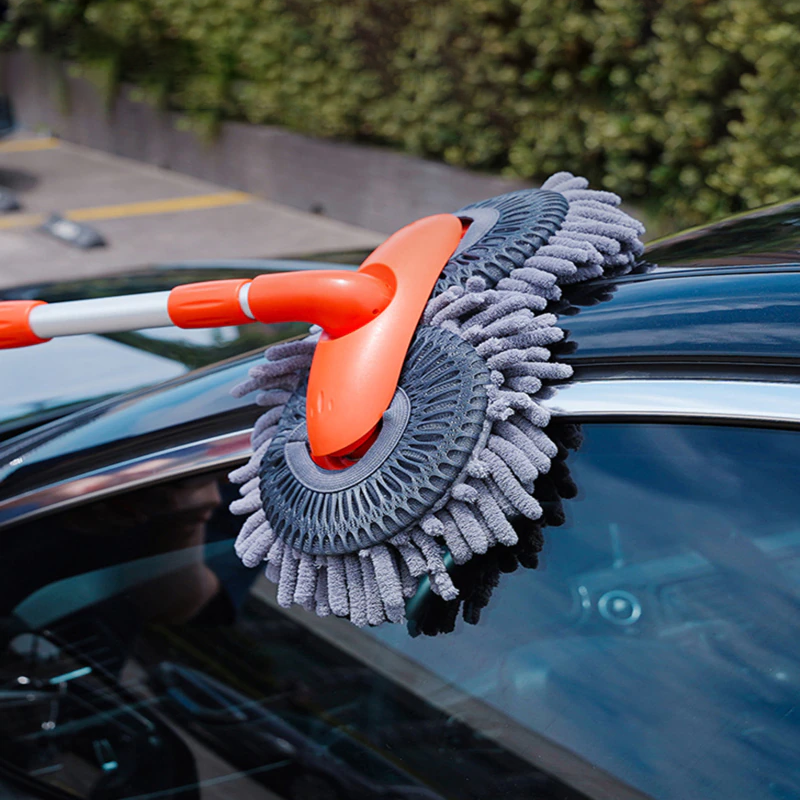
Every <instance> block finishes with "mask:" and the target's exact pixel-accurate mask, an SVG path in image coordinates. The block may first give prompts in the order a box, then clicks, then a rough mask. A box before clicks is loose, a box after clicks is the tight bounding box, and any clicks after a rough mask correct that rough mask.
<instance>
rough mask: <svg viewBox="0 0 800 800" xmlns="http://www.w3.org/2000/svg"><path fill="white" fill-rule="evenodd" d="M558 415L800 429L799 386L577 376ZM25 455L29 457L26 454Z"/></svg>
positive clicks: (162, 464)
mask: <svg viewBox="0 0 800 800" xmlns="http://www.w3.org/2000/svg"><path fill="white" fill-rule="evenodd" d="M544 405H546V406H547V407H548V408H550V410H551V411H552V412H553V415H554V416H556V417H561V418H566V419H576V420H587V421H599V420H603V419H608V420H611V419H615V418H616V419H619V418H626V419H628V418H632V419H637V418H641V419H643V418H647V419H652V420H659V419H668V420H672V421H691V422H695V423H697V422H709V423H712V424H713V423H720V422H725V423H738V424H741V425H754V424H755V425H777V426H784V427H795V426H797V427H800V384H798V383H789V382H786V383H779V382H765V381H732V380H695V379H688V380H683V379H670V380H665V379H653V380H649V379H624V378H620V379H614V380H583V381H581V380H576V381H572V382H570V383H567V384H564V385H562V386H560V387H557V388H556V390H555V392H554V394H553V396H552V397H551V398H550V399H548V400H547V401H545V402H544ZM249 455H250V430H249V429H246V430H238V431H234V432H231V433H225V434H221V435H218V436H214V437H211V438H208V439H204V440H202V441H197V442H192V443H190V444H185V445H179V446H177V447H173V448H170V449H167V450H163V451H160V452H156V453H151V454H149V455H146V456H141V457H139V458H134V459H131V460H129V461H124V462H121V463H119V464H115V465H113V466H109V467H104V468H102V469H99V470H95V471H93V472H89V473H85V474H83V475H79V476H76V477H73V478H69V479H67V480H65V481H59V482H57V483H53V484H49V485H47V486H42V487H39V488H38V489H34V490H32V491H30V492H26V493H23V494H20V495H17V496H16V497H11V498H8V499H7V500H2V501H0V529H2V528H4V527H6V526H9V525H11V524H16V523H18V522H22V521H23V520H29V519H33V518H35V517H39V516H43V515H45V514H51V513H53V512H55V511H60V510H63V509H66V508H70V507H72V506H75V505H79V504H82V503H85V502H88V501H90V500H91V501H93V500H99V499H102V498H104V497H108V496H111V495H114V494H118V493H120V492H123V491H130V490H132V489H138V488H142V487H144V486H148V485H151V484H154V483H160V482H161V481H163V480H165V479H168V478H178V477H182V476H187V475H191V474H195V473H198V472H205V471H208V470H213V469H223V468H227V467H233V466H235V465H237V464H239V463H241V462H243V461H245V460H246V459H247V458H248V456H249ZM23 458H24V456H23Z"/></svg>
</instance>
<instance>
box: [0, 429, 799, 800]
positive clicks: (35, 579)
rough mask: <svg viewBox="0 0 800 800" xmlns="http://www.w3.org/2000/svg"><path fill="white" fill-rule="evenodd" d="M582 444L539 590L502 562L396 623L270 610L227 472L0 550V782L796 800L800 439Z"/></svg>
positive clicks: (121, 793)
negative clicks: (231, 507) (243, 555)
mask: <svg viewBox="0 0 800 800" xmlns="http://www.w3.org/2000/svg"><path fill="white" fill-rule="evenodd" d="M573 433H574V431H573ZM579 433H580V438H581V441H580V444H579V446H578V447H577V449H576V450H575V451H574V452H571V453H570V455H569V457H568V458H567V460H566V462H565V464H566V467H568V469H569V476H568V477H569V479H570V481H571V482H572V483H573V484H574V488H575V492H574V494H575V496H574V497H573V498H571V499H562V500H560V501H559V500H557V499H553V500H552V501H551V505H555V506H558V508H557V509H552V508H551V511H553V512H554V513H552V514H551V515H550V518H551V519H552V520H553V521H559V517H560V516H561V517H563V524H561V525H560V526H549V527H546V528H545V530H544V535H545V543H544V549H543V551H542V553H541V555H540V559H539V564H538V568H537V569H526V568H517V569H516V570H515V571H510V570H511V569H512V567H513V566H514V565H513V564H510V563H509V562H507V561H504V559H503V555H502V554H501V553H496V552H495V553H493V552H492V551H490V552H489V553H488V554H487V555H486V556H482V557H477V558H476V559H474V562H475V563H474V564H472V565H471V566H470V567H469V569H470V570H471V571H470V572H469V573H464V574H462V575H461V577H460V578H459V581H458V582H459V585H461V586H462V587H468V588H464V590H463V592H462V594H463V598H462V599H463V602H462V603H461V604H460V605H459V604H458V603H457V602H456V603H450V604H448V603H444V602H443V601H441V600H440V599H438V598H436V597H435V596H433V595H432V594H430V592H429V591H428V590H427V587H426V586H425V585H423V586H422V587H421V589H420V591H419V593H418V595H417V596H416V597H415V598H413V599H412V601H411V602H410V603H409V609H408V613H409V620H408V624H407V625H385V626H382V627H378V628H371V629H370V628H367V629H358V628H356V627H354V626H353V625H352V624H350V623H349V622H346V621H344V620H340V619H336V618H332V617H328V618H323V619H320V618H317V617H315V616H314V615H312V614H309V613H308V612H306V611H303V610H302V609H297V608H295V609H290V610H287V609H283V608H281V607H280V606H278V604H277V602H276V599H275V594H274V588H273V587H272V585H271V584H270V583H268V582H267V581H266V580H265V579H264V578H263V576H261V575H260V573H259V571H258V570H247V569H245V568H244V567H242V566H241V564H240V563H239V561H238V559H237V558H236V557H235V555H234V554H233V552H232V547H231V543H232V541H231V540H232V539H233V537H234V536H235V535H236V533H237V529H238V524H239V523H238V521H237V520H236V519H235V518H234V517H232V516H231V515H230V513H229V512H228V511H227V504H228V502H229V501H230V500H231V499H232V497H233V496H235V489H234V488H233V487H231V485H230V484H229V483H228V482H227V480H226V478H225V477H224V476H223V475H220V474H207V475H201V476H195V477H192V478H190V479H182V480H178V481H173V482H172V483H168V484H163V485H160V486H156V487H150V488H147V489H140V490H137V491H136V492H133V493H130V494H128V495H121V496H118V497H116V498H111V499H105V500H103V501H100V502H95V503H93V504H90V505H86V506H83V507H78V508H73V509H71V510H68V511H65V512H61V513H60V514H58V515H52V516H50V517H44V518H41V519H38V520H35V521H32V522H28V523H25V524H23V525H19V526H17V527H14V528H9V529H7V530H5V531H4V532H3V534H2V535H3V537H4V548H5V549H4V553H5V558H4V560H3V564H4V566H3V567H0V569H1V570H2V575H1V576H0V599H1V600H2V605H3V609H2V614H3V617H2V619H3V628H2V631H3V643H4V651H3V653H4V654H3V657H2V659H1V660H0V760H1V761H2V765H3V770H2V773H3V776H4V777H5V778H6V779H8V780H11V781H12V782H13V780H14V779H15V778H16V779H19V780H22V778H26V779H27V782H26V783H25V785H26V786H27V788H28V790H29V791H39V790H40V789H41V790H42V791H43V790H44V789H45V788H46V789H47V790H48V791H51V792H53V791H55V792H57V793H60V794H63V795H64V796H67V795H69V796H72V797H75V796H78V797H81V798H145V797H146V798H157V797H172V796H179V797H196V798H202V799H203V800H207V799H208V798H214V800H216V798H248V800H249V799H250V798H254V799H255V798H274V797H276V796H277V797H281V798H303V800H316V798H362V797H363V798H373V797H387V798H389V797H391V798H411V797H413V798H458V799H461V798H464V799H465V800H467V799H470V800H471V799H472V798H474V799H475V800H478V799H479V798H480V799H483V798H488V797H492V798H494V797H497V798H530V797H537V798H551V799H552V800H556V798H558V800H573V798H608V799H610V798H614V799H615V800H618V799H619V798H647V797H652V798H659V799H661V798H663V799H667V798H675V799H676V800H683V798H689V797H702V798H704V800H715V799H717V798H718V799H719V800H736V799H737V798H742V799H743V798H754V797H758V798H778V799H780V800H789V798H796V797H798V796H800V769H798V759H797V753H798V752H800V722H799V721H798V716H797V698H798V696H799V695H800V666H799V665H800V643H798V640H797V637H796V636H795V635H793V632H794V631H796V627H797V626H796V620H797V619H798V611H800V604H799V598H798V590H800V494H798V492H797V490H796V487H797V486H798V483H799V482H800V433H797V432H792V431H780V430H770V429H745V428H735V427H724V426H700V425H673V424H645V423H641V424H622V423H620V424H599V423H595V424H584V425H583V426H582V427H581V430H580V431H579ZM573 438H575V437H574V436H573ZM566 477H567V476H566V475H562V478H566ZM563 496H564V497H566V496H568V493H564V495H563ZM555 512H558V513H555ZM519 530H520V533H521V535H522V536H523V538H524V536H525V529H524V528H523V527H522V526H521V527H520V529H519ZM528 566H532V564H530V563H529V564H528ZM457 614H458V615H460V616H458V617H457ZM463 617H466V618H468V619H469V620H470V622H471V623H475V624H467V622H465V621H464V618H463ZM434 634H435V635H434ZM37 787H39V788H37Z"/></svg>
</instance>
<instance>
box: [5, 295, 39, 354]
mask: <svg viewBox="0 0 800 800" xmlns="http://www.w3.org/2000/svg"><path fill="white" fill-rule="evenodd" d="M43 305H46V304H45V303H44V301H42V300H6V301H4V302H0V349H2V350H8V349H11V348H14V347H29V346H30V345H32V344H44V343H45V342H49V341H50V340H49V339H40V338H39V337H38V336H37V335H36V334H35V333H34V332H33V330H31V323H30V319H29V317H30V315H31V311H32V310H33V309H34V308H36V306H43Z"/></svg>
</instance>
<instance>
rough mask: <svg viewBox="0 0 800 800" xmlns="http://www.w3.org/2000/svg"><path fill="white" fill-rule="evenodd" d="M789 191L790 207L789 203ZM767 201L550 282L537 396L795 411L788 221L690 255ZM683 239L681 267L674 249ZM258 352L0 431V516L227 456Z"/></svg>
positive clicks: (749, 418) (659, 411)
mask: <svg viewBox="0 0 800 800" xmlns="http://www.w3.org/2000/svg"><path fill="white" fill-rule="evenodd" d="M789 206H791V208H792V209H794V210H792V211H791V212H790V214H795V213H796V212H797V213H800V212H798V208H800V204H793V205H792V204H789ZM770 213H772V214H777V215H778V216H779V218H780V220H781V225H784V223H785V222H786V220H787V219H789V218H791V219H794V217H791V216H790V217H787V213H789V212H787V206H781V207H779V208H778V210H777V211H773V212H769V213H768V212H758V214H756V215H747V216H745V217H741V218H739V219H738V220H733V221H729V222H726V223H722V224H721V225H722V228H720V225H716V226H710V227H709V228H707V229H699V230H698V231H694V232H690V234H681V235H679V236H676V237H672V238H671V239H669V240H662V241H660V242H657V243H655V244H654V245H653V246H651V247H649V248H648V249H647V250H646V251H645V256H644V259H643V260H642V262H641V263H640V264H639V265H638V266H637V267H636V269H635V270H634V271H633V272H632V273H630V274H628V275H624V276H619V277H616V278H604V279H601V280H598V281H593V282H591V283H590V284H585V285H579V286H575V287H571V288H570V289H569V290H568V291H566V292H565V296H564V300H563V302H562V303H561V305H560V307H559V308H558V309H557V311H558V313H559V314H560V325H561V326H562V327H563V328H564V329H565V330H566V332H567V337H566V340H565V342H564V343H562V345H560V347H559V350H558V352H557V354H556V356H557V357H558V358H559V359H561V360H564V361H567V362H569V363H571V364H572V365H573V366H574V367H575V376H574V378H573V379H571V380H570V381H569V382H568V383H567V384H565V385H564V386H562V387H559V388H558V389H557V391H556V392H555V394H554V396H553V397H551V398H550V399H549V400H547V401H546V402H547V404H548V405H549V406H550V407H551V408H552V409H553V411H554V413H555V414H559V415H562V416H566V417H569V418H572V419H576V420H585V419H608V420H610V419H630V418H641V417H648V418H651V419H652V418H656V419H665V420H691V421H716V422H720V421H727V422H738V423H742V424H758V425H780V426H791V427H800V384H798V382H797V374H798V367H800V307H799V306H800V228H797V232H798V236H797V238H796V239H794V240H793V242H794V245H793V246H796V249H795V251H794V252H793V253H788V254H787V257H786V259H784V260H783V261H781V263H780V264H777V263H776V262H774V261H773V262H771V263H769V264H742V263H740V262H741V261H742V258H743V257H742V255H741V253H737V254H736V256H735V258H732V259H729V261H731V262H732V263H717V264H709V263H708V259H705V258H703V253H709V252H714V253H718V250H717V249H715V248H716V244H715V241H716V239H715V237H716V235H717V234H716V233H714V232H715V231H717V232H719V231H720V230H722V231H723V233H724V236H725V237H728V239H729V240H732V239H730V237H733V238H734V239H735V236H734V233H733V230H734V229H735V227H736V226H737V225H741V224H745V225H746V229H747V230H748V231H751V232H752V230H754V229H755V228H756V227H758V226H766V227H762V229H764V230H767V231H770V230H773V228H774V226H773V225H772V223H770V222H769V220H770V219H771V216H770ZM789 227H791V228H792V230H795V226H794V225H791V226H789ZM781 230H782V228H781ZM687 237H689V238H687ZM690 241H691V242H693V243H694V244H692V247H693V248H694V253H695V258H696V261H697V264H696V266H694V267H691V266H690V265H688V263H687V262H686V260H685V258H684V256H685V254H686V249H685V248H686V246H687V245H686V243H687V242H690ZM702 242H705V249H702V248H700V244H699V243H702ZM698 248H700V249H698ZM761 249H762V250H764V251H765V252H766V251H767V250H768V249H769V245H768V243H766V244H765V245H764V247H763V248H761ZM787 252H788V251H787ZM789 256H793V257H794V260H792V259H791V258H789ZM657 259H658V263H657ZM712 260H719V261H722V262H725V259H722V258H717V256H716V255H715V256H714V258H713V259H712ZM733 262H735V263H733ZM261 357H262V354H261V350H259V351H257V352H255V353H252V354H249V355H245V356H240V357H236V358H233V359H230V360H229V361H226V362H223V363H221V364H217V365H215V366H212V367H207V368H205V369H201V370H198V371H195V372H193V373H190V374H188V375H183V376H180V377H177V378H174V379H172V380H170V381H167V382H166V383H163V384H161V385H159V386H157V387H153V388H149V389H144V390H140V391H138V392H135V393H133V394H128V395H123V396H122V397H117V398H111V399H109V400H107V401H105V402H103V403H99V404H96V405H92V406H90V407H88V408H86V409H83V410H82V411H79V412H76V413H75V414H72V415H69V416H67V417H64V418H63V419H59V420H56V421H54V422H52V423H50V424H49V425H45V426H43V427H40V428H37V429H35V430H32V431H30V432H29V433H26V434H23V435H22V436H20V437H16V438H15V439H12V440H10V441H8V442H6V443H5V445H3V446H2V447H0V527H2V526H5V525H11V524H15V523H16V522H18V521H21V520H23V519H29V518H31V517H32V516H36V515H40V514H44V513H50V512H51V511H53V510H55V509H57V508H63V507H66V506H69V505H72V504H75V503H77V502H84V501H86V500H87V499H89V498H92V497H99V496H104V495H108V494H112V493H115V492H118V491H122V490H123V489H128V488H132V487H134V486H140V485H144V484H146V483H151V482H154V481H157V480H162V479H165V478H167V477H169V476H172V475H185V474H188V473H191V472H200V471H205V470H208V469H212V468H223V467H229V466H233V465H234V464H236V463H239V462H240V461H241V460H243V459H244V458H245V457H246V456H247V454H248V450H249V431H250V429H251V427H252V424H253V422H254V420H255V419H256V418H257V416H258V414H259V409H258V408H257V407H256V406H255V405H254V404H253V399H252V398H251V397H245V398H242V399H234V398H232V397H231V396H230V393H229V392H230V389H231V387H233V386H234V385H235V384H237V383H238V382H240V381H241V380H242V379H243V378H244V377H245V375H246V374H247V371H248V370H249V369H250V368H251V367H252V366H253V365H255V364H256V363H258V361H259V360H260V358H261Z"/></svg>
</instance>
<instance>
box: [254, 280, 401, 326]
mask: <svg viewBox="0 0 800 800" xmlns="http://www.w3.org/2000/svg"><path fill="white" fill-rule="evenodd" d="M393 295H394V281H393V280H392V281H391V282H387V281H386V280H384V279H383V278H381V277H376V276H373V275H370V274H368V273H366V272H362V271H360V270H359V271H358V272H348V271H345V270H334V269H331V270H314V271H312V272H279V273H276V274H274V275H259V276H258V277H257V278H254V279H253V282H252V284H251V285H250V291H249V293H248V305H249V306H250V311H251V312H252V314H253V316H254V317H255V318H256V319H257V320H259V321H260V322H297V321H300V320H302V321H303V322H311V323H313V324H315V325H319V326H320V327H321V328H324V330H325V332H326V333H327V334H328V335H329V336H332V337H336V336H344V335H345V334H348V333H350V332H351V331H354V330H356V328H360V327H361V326H362V325H365V324H366V323H368V322H370V321H371V320H373V319H374V318H375V317H376V316H377V315H378V314H380V313H381V312H382V311H383V310H384V309H385V308H386V306H387V305H388V304H389V301H390V300H391V299H392V296H393Z"/></svg>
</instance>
